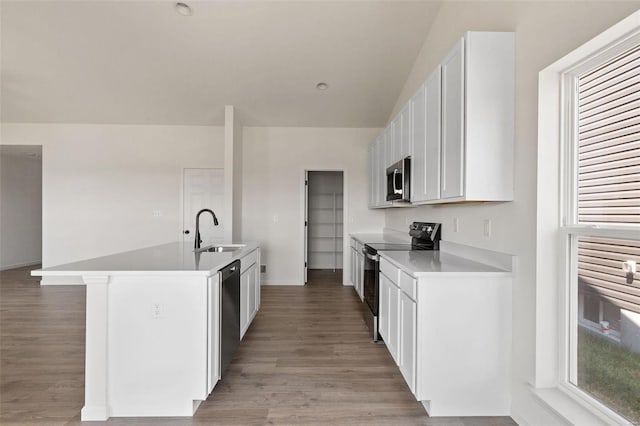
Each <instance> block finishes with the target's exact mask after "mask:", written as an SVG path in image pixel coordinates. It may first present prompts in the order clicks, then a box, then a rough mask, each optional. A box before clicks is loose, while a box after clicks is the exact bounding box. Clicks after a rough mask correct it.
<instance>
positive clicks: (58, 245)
mask: <svg viewBox="0 0 640 426" xmlns="http://www.w3.org/2000/svg"><path fill="white" fill-rule="evenodd" d="M0 137H1V139H0V140H1V143H2V144H19V145H29V144H34V145H42V147H43V149H42V173H43V179H42V181H43V187H42V203H43V209H42V214H43V241H42V243H43V253H42V256H43V258H42V261H43V265H44V266H45V267H46V266H52V265H57V264H62V263H67V262H71V261H76V260H81V259H87V258H92V257H96V256H102V255H106V254H110V253H116V252H121V251H125V250H132V249H136V248H140V247H145V246H152V245H155V244H162V243H165V242H170V241H178V240H180V239H181V230H182V169H183V168H188V167H194V168H198V167H215V168H221V167H223V162H224V156H223V149H224V134H223V128H222V127H205V126H129V125H127V126H123V125H72V124H11V123H3V126H2V134H1V135H0ZM154 211H161V212H162V216H160V217H154V214H153V213H154Z"/></svg>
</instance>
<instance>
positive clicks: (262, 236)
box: [242, 127, 384, 285]
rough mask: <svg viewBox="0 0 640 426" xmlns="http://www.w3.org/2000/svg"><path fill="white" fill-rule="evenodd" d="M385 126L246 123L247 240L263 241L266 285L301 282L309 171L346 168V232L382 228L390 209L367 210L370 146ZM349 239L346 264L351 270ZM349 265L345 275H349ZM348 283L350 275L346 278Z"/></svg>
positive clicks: (245, 185) (244, 132) (244, 207)
mask: <svg viewBox="0 0 640 426" xmlns="http://www.w3.org/2000/svg"><path fill="white" fill-rule="evenodd" d="M380 131H381V129H331V128H280V127H278V128H275V127H245V128H244V131H243V135H244V137H243V221H242V234H243V239H245V240H255V241H258V242H259V243H260V244H261V256H262V263H263V264H266V265H267V273H266V274H265V275H264V276H263V284H284V285H301V284H303V282H304V280H303V277H302V265H303V263H304V250H303V244H304V239H303V222H304V192H303V190H304V171H305V170H344V179H345V183H346V191H345V214H346V218H347V220H346V221H345V222H346V223H345V233H347V234H348V233H352V232H369V231H371V232H380V231H381V230H382V227H383V225H384V213H383V212H381V211H379V210H378V211H374V210H369V209H368V208H367V195H368V171H367V170H368V169H367V161H368V155H367V147H368V145H369V142H371V141H372V140H373V139H374V137H375V136H376V135H377V134H378V133H379V132H380ZM348 243H349V240H348V238H347V239H345V247H344V248H343V250H344V253H346V254H345V255H344V256H345V257H344V258H343V264H344V265H345V267H347V268H348V265H349V262H348V259H347V258H346V256H347V254H348V253H349V251H348V247H347V246H346V245H347V244H348ZM349 276H350V275H349V271H348V269H345V270H344V277H349ZM345 279H346V280H347V281H348V278H345Z"/></svg>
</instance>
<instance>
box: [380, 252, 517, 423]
mask: <svg viewBox="0 0 640 426" xmlns="http://www.w3.org/2000/svg"><path fill="white" fill-rule="evenodd" d="M380 271H382V272H380V275H379V281H380V305H379V306H380V307H379V316H378V318H379V331H380V335H381V336H382V338H383V339H384V342H385V343H386V345H387V348H388V350H389V352H390V353H391V356H392V357H393V359H394V360H395V361H396V364H397V365H398V367H399V369H400V372H401V373H402V376H403V377H404V379H405V381H406V382H407V384H408V386H409V389H411V392H412V393H413V394H414V395H415V397H416V399H417V400H418V401H420V402H421V403H422V404H423V405H424V407H425V408H426V410H427V412H428V413H429V415H430V416H503V415H509V413H510V409H511V397H510V395H511V391H510V386H511V276H510V275H509V274H492V273H483V272H477V273H466V274H465V273H460V274H447V273H442V272H435V273H430V274H428V275H422V274H421V275H420V276H419V278H418V279H416V278H414V277H413V276H412V275H409V274H408V273H405V272H404V271H403V270H402V269H401V268H400V267H398V266H396V265H395V264H393V263H391V262H389V261H388V260H387V259H386V258H384V257H381V258H380ZM390 277H391V278H390Z"/></svg>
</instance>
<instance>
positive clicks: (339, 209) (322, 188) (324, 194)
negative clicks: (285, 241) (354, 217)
mask: <svg viewBox="0 0 640 426" xmlns="http://www.w3.org/2000/svg"><path fill="white" fill-rule="evenodd" d="M305 188H306V191H305V193H306V203H305V205H306V212H305V213H306V217H305V237H306V238H305V243H306V244H305V283H308V282H309V283H314V284H316V283H320V282H322V283H331V284H333V283H335V284H337V285H342V257H343V249H342V247H343V233H344V221H343V218H344V190H343V188H344V173H343V172H342V171H307V173H306V186H305Z"/></svg>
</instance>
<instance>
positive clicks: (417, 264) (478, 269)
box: [378, 250, 511, 278]
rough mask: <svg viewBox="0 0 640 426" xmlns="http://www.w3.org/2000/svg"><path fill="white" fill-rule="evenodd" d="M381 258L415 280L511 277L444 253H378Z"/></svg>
mask: <svg viewBox="0 0 640 426" xmlns="http://www.w3.org/2000/svg"><path fill="white" fill-rule="evenodd" d="M378 254H379V255H380V257H383V258H385V259H387V260H388V261H389V262H391V263H393V264H394V265H395V266H397V267H398V268H400V269H402V270H403V271H405V272H407V273H409V274H411V275H413V276H414V277H415V278H419V277H422V276H426V275H430V274H436V273H437V274H473V273H482V274H486V273H493V274H498V275H510V274H511V271H507V270H504V269H500V268H497V267H493V266H489V265H485V264H483V263H479V262H474V261H472V260H469V259H466V258H464V257H459V256H456V255H453V254H451V253H446V252H442V251H437V250H436V251H429V250H414V251H378Z"/></svg>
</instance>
